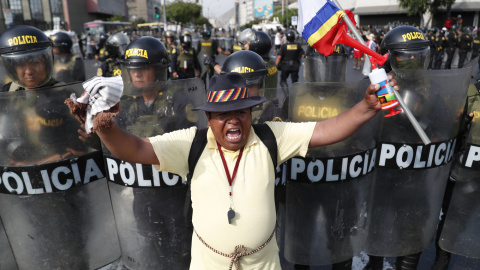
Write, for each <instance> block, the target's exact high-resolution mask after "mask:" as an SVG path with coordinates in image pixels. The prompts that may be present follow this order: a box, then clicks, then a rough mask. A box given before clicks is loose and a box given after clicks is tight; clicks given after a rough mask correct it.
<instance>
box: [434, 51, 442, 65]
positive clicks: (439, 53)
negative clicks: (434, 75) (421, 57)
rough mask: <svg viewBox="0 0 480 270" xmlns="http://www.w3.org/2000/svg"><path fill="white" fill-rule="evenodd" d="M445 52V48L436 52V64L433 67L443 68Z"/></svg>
mask: <svg viewBox="0 0 480 270" xmlns="http://www.w3.org/2000/svg"><path fill="white" fill-rule="evenodd" d="M443 52H444V50H440V51H436V52H435V64H434V66H433V69H441V68H442V61H443Z"/></svg>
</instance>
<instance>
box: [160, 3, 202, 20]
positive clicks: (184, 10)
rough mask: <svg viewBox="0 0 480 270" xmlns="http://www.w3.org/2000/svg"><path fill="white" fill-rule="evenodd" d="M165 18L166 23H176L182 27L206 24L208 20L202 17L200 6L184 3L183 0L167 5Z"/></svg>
mask: <svg viewBox="0 0 480 270" xmlns="http://www.w3.org/2000/svg"><path fill="white" fill-rule="evenodd" d="M197 2H198V1H197ZM167 18H168V21H171V22H177V23H179V24H181V25H182V26H184V25H186V24H194V25H199V26H201V25H203V24H208V20H207V19H206V18H205V17H203V16H202V6H200V5H199V4H197V3H186V2H184V1H183V0H175V2H173V3H171V4H168V5H167Z"/></svg>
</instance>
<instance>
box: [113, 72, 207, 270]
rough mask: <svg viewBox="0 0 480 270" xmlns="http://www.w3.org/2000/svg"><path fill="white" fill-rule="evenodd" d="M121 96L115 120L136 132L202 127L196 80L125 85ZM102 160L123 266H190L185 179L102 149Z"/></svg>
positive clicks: (203, 117)
mask: <svg viewBox="0 0 480 270" xmlns="http://www.w3.org/2000/svg"><path fill="white" fill-rule="evenodd" d="M123 94H124V96H123V97H122V99H121V102H120V106H121V108H122V112H121V113H120V114H119V115H118V116H117V117H115V121H116V122H117V124H118V125H119V126H120V127H121V128H123V129H125V130H127V131H129V132H131V133H133V134H135V135H137V136H140V137H151V136H155V135H162V134H164V133H166V132H170V131H174V130H178V129H183V128H188V127H191V126H197V127H199V128H203V127H206V123H207V119H206V115H205V113H204V112H203V111H192V109H193V108H195V107H197V106H199V105H201V104H203V103H204V102H205V100H206V97H205V95H206V91H205V86H204V84H203V81H202V80H200V79H198V78H194V79H185V80H174V81H168V82H161V83H153V84H136V85H135V84H132V83H130V84H128V83H126V84H125V85H124V92H123ZM104 158H105V164H106V168H107V179H108V180H109V187H110V194H111V198H112V205H113V209H114V213H115V220H116V225H117V230H118V237H119V240H120V246H121V250H122V261H123V264H124V265H125V266H126V267H128V268H129V269H136V270H139V269H188V267H189V264H190V248H191V239H192V228H191V227H187V225H186V224H187V221H186V220H185V218H184V215H183V208H184V204H185V196H186V190H187V185H186V182H185V181H183V179H182V178H181V177H180V176H178V175H175V174H171V173H167V172H158V171H157V170H156V169H154V167H153V166H152V165H144V164H133V163H129V162H124V161H122V160H119V159H117V158H115V157H114V156H113V155H112V154H111V153H110V152H109V151H108V150H107V149H106V148H104ZM185 158H187V157H185Z"/></svg>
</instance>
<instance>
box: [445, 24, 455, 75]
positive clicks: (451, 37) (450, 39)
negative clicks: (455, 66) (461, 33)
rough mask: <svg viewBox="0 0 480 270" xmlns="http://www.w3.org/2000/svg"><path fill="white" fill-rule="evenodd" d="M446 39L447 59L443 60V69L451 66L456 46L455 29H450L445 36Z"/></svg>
mask: <svg viewBox="0 0 480 270" xmlns="http://www.w3.org/2000/svg"><path fill="white" fill-rule="evenodd" d="M445 40H446V44H447V45H446V49H445V50H446V53H447V61H446V62H445V69H450V68H451V67H452V60H453V54H454V53H455V48H456V47H457V43H458V37H457V34H456V33H455V31H453V30H452V31H450V32H449V33H448V35H447V37H446V38H445Z"/></svg>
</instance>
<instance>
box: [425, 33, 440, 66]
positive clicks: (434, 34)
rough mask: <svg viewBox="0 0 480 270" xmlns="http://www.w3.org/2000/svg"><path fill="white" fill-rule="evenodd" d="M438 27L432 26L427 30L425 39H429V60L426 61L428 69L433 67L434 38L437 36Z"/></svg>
mask: <svg viewBox="0 0 480 270" xmlns="http://www.w3.org/2000/svg"><path fill="white" fill-rule="evenodd" d="M437 33H438V27H432V28H430V29H429V30H428V33H427V39H428V40H429V41H430V51H431V52H432V53H431V54H430V60H429V62H428V69H433V61H434V59H435V53H434V52H435V51H436V42H435V39H436V37H437Z"/></svg>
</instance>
